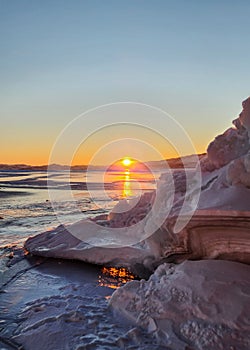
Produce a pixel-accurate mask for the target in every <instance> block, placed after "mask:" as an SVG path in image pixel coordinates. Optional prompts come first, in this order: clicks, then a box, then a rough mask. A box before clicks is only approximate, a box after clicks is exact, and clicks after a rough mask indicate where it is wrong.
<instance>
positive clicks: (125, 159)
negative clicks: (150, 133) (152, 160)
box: [122, 158, 132, 166]
mask: <svg viewBox="0 0 250 350" xmlns="http://www.w3.org/2000/svg"><path fill="white" fill-rule="evenodd" d="M122 164H123V165H124V166H130V165H131V164H132V160H131V159H130V158H124V159H123V160H122Z"/></svg>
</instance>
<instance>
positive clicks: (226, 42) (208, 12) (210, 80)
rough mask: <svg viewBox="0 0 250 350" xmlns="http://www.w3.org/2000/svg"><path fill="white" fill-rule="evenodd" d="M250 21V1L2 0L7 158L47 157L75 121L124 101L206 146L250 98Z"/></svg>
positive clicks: (36, 160) (1, 139) (41, 160)
mask: <svg viewBox="0 0 250 350" xmlns="http://www.w3.org/2000/svg"><path fill="white" fill-rule="evenodd" d="M249 18H250V2H249V1H248V0H239V1H234V0H224V1H223V0H210V1H200V0H195V1H194V0H189V1H186V0H182V1H179V0H172V1H170V0H126V1H125V0H124V1H121V0H112V1H110V0H99V1H97V0H82V1H80V0H73V1H63V0H55V1H54V0H43V1H36V0H29V1H27V0H11V1H9V0H0V40H1V45H0V115H1V129H0V130H1V131H0V149H1V157H0V163H28V164H45V163H47V162H48V157H49V153H50V149H51V147H52V145H53V143H54V141H55V139H56V137H57V135H58V134H59V133H60V131H61V130H62V128H64V127H65V126H66V125H67V123H69V122H70V121H71V120H72V119H73V118H75V117H76V116H77V115H79V114H81V113H83V112H84V111H86V110H87V109H89V108H92V107H96V106H98V105H102V104H106V103H110V102H117V101H135V102H142V103H146V104H150V105H154V106H158V107H160V108H162V109H164V110H165V111H167V112H168V113H169V114H170V115H172V116H173V117H174V118H175V119H176V120H177V121H178V122H179V123H180V124H181V125H182V126H183V127H184V128H185V130H186V131H187V132H188V133H189V135H190V137H191V139H192V140H193V143H194V145H195V147H196V149H197V152H203V151H205V149H206V146H207V144H208V143H209V141H210V140H211V139H212V138H213V137H214V136H215V135H216V134H218V133H220V132H222V131H224V130H225V129H226V128H227V127H229V126H230V123H231V120H232V119H234V118H235V117H236V116H237V115H238V113H239V112H240V110H241V102H242V100H243V99H245V98H246V97H248V96H249V95H250V88H249V84H250V64H249V62H250V45H249V33H250V21H249ZM128 136H129V135H128ZM94 142H95V141H93V143H94ZM63 147H65V149H63ZM63 147H62V159H61V162H63V154H64V152H65V151H66V149H67V144H65V145H64V146H63ZM90 149H91V147H90ZM89 152H90V151H88V150H87V151H86V154H85V155H84V152H83V155H82V158H80V159H78V160H77V162H78V163H79V162H80V163H86V162H87V161H88V160H89V157H90V154H89ZM168 152H169V153H168ZM172 155H174V154H173V153H171V151H166V156H169V157H171V156H172ZM121 157H123V150H121Z"/></svg>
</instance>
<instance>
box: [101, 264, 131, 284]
mask: <svg viewBox="0 0 250 350" xmlns="http://www.w3.org/2000/svg"><path fill="white" fill-rule="evenodd" d="M134 279H135V276H134V275H133V274H132V273H130V272H129V271H128V270H127V269H125V268H119V269H118V268H116V267H103V268H102V270H101V274H100V275H99V276H98V284H99V286H100V287H108V288H112V289H117V288H119V287H121V286H122V285H123V284H125V283H127V282H129V281H132V280H134Z"/></svg>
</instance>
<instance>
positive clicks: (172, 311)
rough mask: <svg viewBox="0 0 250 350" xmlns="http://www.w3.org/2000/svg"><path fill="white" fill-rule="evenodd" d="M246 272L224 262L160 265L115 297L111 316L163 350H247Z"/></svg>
mask: <svg viewBox="0 0 250 350" xmlns="http://www.w3.org/2000/svg"><path fill="white" fill-rule="evenodd" d="M249 273H250V267H249V266H248V265H244V264H240V263H235V262H229V261H216V260H210V261H206V260H203V261H195V262H194V261H185V262H184V263H182V264H180V265H171V264H162V265H161V266H159V267H158V268H157V270H156V271H155V273H154V274H153V275H152V276H151V277H150V279H149V280H148V281H145V280H141V281H132V282H129V283H127V284H126V285H125V286H124V287H122V288H120V289H119V290H117V291H115V293H114V294H113V296H112V298H111V300H110V306H111V307H112V308H113V310H114V312H115V314H116V315H117V316H119V317H123V318H125V319H127V320H129V321H130V322H132V323H134V324H136V325H139V326H142V327H143V328H145V329H147V330H148V332H150V333H152V334H153V335H154V336H155V337H156V338H157V339H158V342H159V344H162V345H164V346H166V347H168V349H178V350H182V349H183V350H184V349H185V350H186V349H191V348H192V349H196V350H211V349H229V348H230V349H241V350H247V349H249V348H250V333H249V329H250V319H249V313H250V279H249Z"/></svg>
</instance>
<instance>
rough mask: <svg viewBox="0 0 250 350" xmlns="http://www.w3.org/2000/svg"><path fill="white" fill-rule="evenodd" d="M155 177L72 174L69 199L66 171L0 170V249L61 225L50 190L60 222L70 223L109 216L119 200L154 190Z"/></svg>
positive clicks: (144, 175) (131, 174)
mask: <svg viewBox="0 0 250 350" xmlns="http://www.w3.org/2000/svg"><path fill="white" fill-rule="evenodd" d="M159 174H160V173H158V172H157V171H156V172H155V174H151V173H145V172H144V173H130V172H128V171H124V172H109V173H106V174H105V175H104V176H103V173H102V172H101V171H88V172H87V173H85V172H72V173H71V175H70V185H71V190H72V192H71V193H72V196H73V198H74V200H73V201H72V198H68V191H67V189H66V187H67V179H68V177H67V173H66V172H64V171H60V172H54V173H50V174H49V175H48V174H47V172H45V171H44V172H34V171H33V172H26V171H16V172H13V171H1V172H0V203H1V206H0V218H1V219H0V245H1V246H3V245H6V244H10V243H13V242H15V243H16V242H18V243H20V244H21V243H22V242H23V241H24V240H25V239H26V238H27V237H29V236H32V235H35V234H37V233H40V232H43V231H47V230H50V229H52V228H54V227H56V226H58V225H59V224H60V222H59V221H58V217H57V215H56V213H55V212H54V210H53V207H52V205H51V195H50V193H49V192H48V188H47V180H48V179H49V189H50V191H52V190H53V193H54V194H56V201H57V203H56V206H57V214H58V210H59V211H60V212H59V214H60V216H61V217H63V218H64V223H66V224H68V223H73V222H76V221H78V220H80V219H84V218H87V217H92V216H95V215H97V214H102V213H108V212H109V211H110V209H111V208H113V207H114V205H115V204H116V203H117V201H118V200H119V199H121V198H124V197H126V198H131V197H134V196H139V195H140V194H142V193H144V192H146V191H151V190H153V189H154V188H155V183H156V179H157V177H158V176H159Z"/></svg>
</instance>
